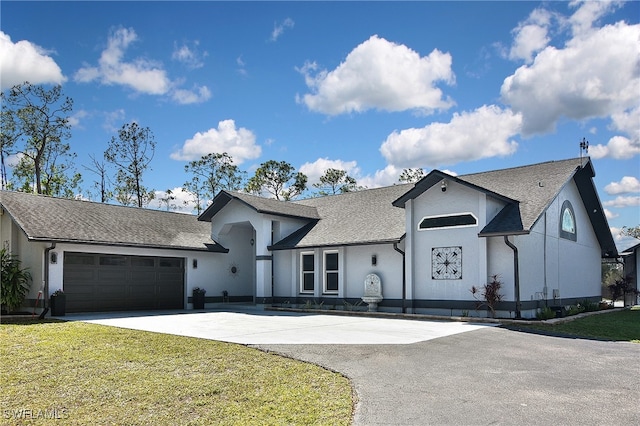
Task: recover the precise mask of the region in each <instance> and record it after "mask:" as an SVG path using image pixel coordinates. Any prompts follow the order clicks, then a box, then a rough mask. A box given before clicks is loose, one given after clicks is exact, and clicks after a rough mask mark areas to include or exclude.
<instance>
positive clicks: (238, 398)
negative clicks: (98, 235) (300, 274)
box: [0, 321, 353, 425]
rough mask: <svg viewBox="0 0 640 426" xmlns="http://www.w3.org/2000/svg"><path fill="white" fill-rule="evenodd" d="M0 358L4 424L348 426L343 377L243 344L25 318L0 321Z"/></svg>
mask: <svg viewBox="0 0 640 426" xmlns="http://www.w3.org/2000/svg"><path fill="white" fill-rule="evenodd" d="M0 359H1V360H2V368H1V371H0V383H1V384H2V392H0V410H2V413H0V414H1V415H0V423H1V422H6V421H10V422H9V423H7V424H15V422H16V420H15V419H14V418H10V420H8V419H7V417H11V415H13V414H10V413H15V412H16V411H17V410H32V411H31V412H28V413H29V414H28V416H34V417H35V416H36V415H51V413H54V414H57V415H58V416H59V417H63V418H64V424H68V425H74V424H75V425H87V424H114V425H116V424H117V425H124V424H127V425H150V424H153V425H165V424H166V425H215V424H225V425H229V424H243V425H245V424H255V425H273V424H278V425H281V424H296V425H305V424H332V425H333V424H349V423H350V422H351V414H352V407H353V397H352V392H351V386H350V383H349V381H348V380H347V379H346V378H345V377H343V376H341V375H340V374H337V373H334V372H330V371H327V370H325V369H322V368H320V367H318V366H315V365H310V364H306V363H302V362H299V361H295V360H292V359H288V358H284V357H281V356H277V355H275V354H269V353H264V352H262V351H258V350H256V349H251V348H248V347H245V346H242V345H235V344H229V343H222V342H216V341H209V340H202V339H195V338H189V337H181V336H172V335H165V334H158V333H150V332H143V331H134V330H125V329H119V328H114V327H106V326H100V325H95V324H86V323H79V322H35V321H27V322H26V323H23V324H2V325H0ZM7 410H8V411H7ZM23 415H24V414H23Z"/></svg>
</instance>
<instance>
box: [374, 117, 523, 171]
mask: <svg viewBox="0 0 640 426" xmlns="http://www.w3.org/2000/svg"><path fill="white" fill-rule="evenodd" d="M521 123H522V117H521V116H520V115H519V114H514V113H513V112H512V111H511V110H508V109H506V110H502V109H500V108H499V107H497V106H495V105H489V106H487V105H484V106H482V107H480V108H478V109H476V110H475V111H472V112H462V113H460V114H458V113H455V114H454V115H453V118H452V119H451V121H450V122H449V123H432V124H429V125H427V126H426V127H423V128H420V129H415V128H411V129H405V130H402V131H400V132H397V131H394V132H393V133H392V134H390V135H389V136H388V137H387V140H386V141H385V142H384V143H383V144H382V146H381V147H380V152H381V153H382V155H383V156H384V157H385V158H386V159H387V162H388V163H389V164H393V165H395V166H396V167H400V168H407V167H427V166H429V167H437V166H439V165H445V164H455V163H458V162H460V161H472V160H478V159H481V158H488V157H496V156H501V157H503V156H507V155H510V154H513V153H514V152H515V150H516V148H517V146H518V144H517V143H516V142H515V141H512V140H509V138H511V137H513V136H514V135H516V134H518V132H519V131H520V127H521Z"/></svg>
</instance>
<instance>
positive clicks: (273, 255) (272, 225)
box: [269, 220, 275, 306]
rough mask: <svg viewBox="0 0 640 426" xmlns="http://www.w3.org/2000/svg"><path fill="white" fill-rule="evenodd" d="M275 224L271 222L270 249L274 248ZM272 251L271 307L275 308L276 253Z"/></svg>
mask: <svg viewBox="0 0 640 426" xmlns="http://www.w3.org/2000/svg"><path fill="white" fill-rule="evenodd" d="M274 232H275V231H274V224H273V220H272V221H271V244H270V245H269V247H273V233H274ZM270 251H271V306H273V303H274V302H275V294H273V292H274V291H275V283H274V277H275V271H274V270H273V268H274V265H275V264H274V262H275V259H274V257H275V252H274V251H273V250H270Z"/></svg>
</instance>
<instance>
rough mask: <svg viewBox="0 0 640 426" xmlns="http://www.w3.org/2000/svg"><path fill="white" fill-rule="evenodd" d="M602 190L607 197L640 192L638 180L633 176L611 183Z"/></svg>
mask: <svg viewBox="0 0 640 426" xmlns="http://www.w3.org/2000/svg"><path fill="white" fill-rule="evenodd" d="M604 190H605V191H606V193H607V194H609V195H616V194H629V193H632V192H640V180H638V178H636V177H634V176H625V177H623V178H622V179H621V180H620V182H611V183H610V184H609V185H607V186H605V187H604Z"/></svg>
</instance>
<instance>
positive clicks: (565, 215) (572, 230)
mask: <svg viewBox="0 0 640 426" xmlns="http://www.w3.org/2000/svg"><path fill="white" fill-rule="evenodd" d="M560 238H564V239H567V240H571V241H577V235H576V215H575V213H574V212H573V206H572V205H571V203H570V202H569V200H566V201H565V202H564V203H562V208H561V209H560Z"/></svg>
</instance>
